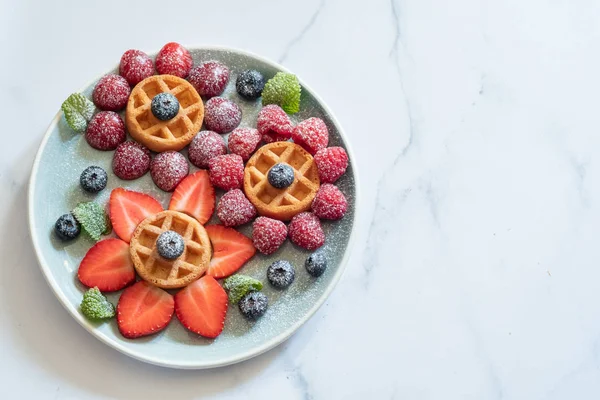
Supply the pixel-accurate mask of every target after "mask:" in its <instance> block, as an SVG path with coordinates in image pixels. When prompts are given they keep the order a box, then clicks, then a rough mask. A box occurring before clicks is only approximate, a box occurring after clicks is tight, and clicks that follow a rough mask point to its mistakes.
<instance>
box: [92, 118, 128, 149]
mask: <svg viewBox="0 0 600 400" xmlns="http://www.w3.org/2000/svg"><path fill="white" fill-rule="evenodd" d="M126 138H127V135H126V134H125V124H124V123H123V120H122V119H121V116H120V115H119V114H117V113H116V112H113V111H100V112H99V113H98V114H96V115H94V116H93V117H92V120H91V121H90V123H89V124H88V127H87V130H86V131H85V139H86V140H87V142H88V143H89V144H90V146H92V147H93V148H95V149H98V150H114V149H116V148H117V146H118V145H119V143H122V142H124V141H125V139H126Z"/></svg>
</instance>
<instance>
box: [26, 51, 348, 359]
mask: <svg viewBox="0 0 600 400" xmlns="http://www.w3.org/2000/svg"><path fill="white" fill-rule="evenodd" d="M191 52H192V55H193V57H194V63H195V65H197V64H198V63H200V62H202V61H207V60H211V59H213V60H219V61H221V62H223V63H224V64H226V65H227V66H228V67H229V68H230V70H231V79H230V82H229V84H228V86H227V89H226V90H225V93H224V94H223V96H225V97H228V98H230V99H232V100H233V101H235V102H236V103H237V104H238V105H240V107H241V108H242V112H243V119H242V123H241V126H251V127H255V126H256V116H257V114H258V111H259V110H260V107H261V102H260V99H259V100H257V101H246V100H244V99H242V98H241V97H239V96H238V94H237V93H236V91H235V78H236V76H237V74H238V73H239V72H240V71H242V70H245V69H248V68H253V69H257V70H259V71H261V72H262V73H263V74H264V75H265V77H266V78H271V77H272V76H273V75H275V73H276V72H278V71H286V70H285V69H284V68H283V67H281V66H279V65H277V64H275V63H273V62H271V61H268V60H265V59H263V58H261V57H258V56H256V55H253V54H249V53H246V52H242V51H239V50H234V49H226V48H216V47H201V48H195V49H192V50H191ZM111 72H116V69H115V70H113V71H111ZM95 83H96V81H94V82H92V83H91V84H90V85H88V86H87V87H86V88H85V90H84V93H85V95H87V96H88V97H90V98H91V91H92V89H93V87H94V85H95ZM301 84H302V101H301V106H300V110H301V111H300V112H299V113H298V114H296V115H294V116H293V117H292V119H293V121H294V123H297V122H299V121H301V120H303V119H306V118H309V117H320V118H322V119H323V120H324V121H325V122H326V124H327V126H328V128H329V134H330V145H332V146H342V147H345V148H346V150H347V151H348V153H349V155H350V166H349V168H348V171H347V172H346V174H345V175H344V176H343V177H342V178H341V179H340V180H339V181H338V182H337V183H336V184H337V186H338V187H339V188H340V189H341V190H342V191H343V192H344V193H345V195H346V197H347V198H348V201H349V211H348V213H347V214H346V216H345V217H344V219H343V220H341V221H338V222H324V223H323V227H324V230H325V234H326V242H325V245H324V247H323V249H324V251H325V254H326V255H327V258H328V261H329V267H328V269H327V271H326V272H325V274H324V275H323V276H321V277H319V278H318V279H314V278H311V277H310V276H309V275H308V274H307V272H306V270H305V269H304V260H305V259H306V257H307V255H308V254H309V252H307V251H305V250H302V249H300V248H298V247H296V246H294V245H293V244H291V243H290V242H289V240H288V241H286V243H285V244H284V245H283V246H282V248H281V249H279V250H278V251H277V252H276V253H275V254H273V255H271V256H268V257H267V256H263V255H260V254H259V255H257V256H255V257H254V258H253V259H252V260H251V261H250V262H249V263H248V264H247V265H245V266H244V267H243V268H242V270H241V271H240V272H243V273H244V274H248V275H251V276H253V277H255V278H257V279H259V280H261V281H262V282H263V283H264V286H265V289H263V290H264V292H265V294H266V295H267V296H268V298H269V310H268V311H267V313H266V314H265V315H264V316H263V317H262V318H261V319H260V320H259V321H257V322H255V323H251V322H248V321H246V320H245V319H244V318H243V317H242V315H241V314H240V312H239V310H238V309H237V307H236V306H231V305H230V307H229V310H228V313H227V319H226V322H225V329H224V330H223V333H222V334H221V335H220V336H219V337H218V338H217V339H214V340H208V339H204V338H202V337H200V336H198V335H196V334H193V333H191V332H189V331H187V330H186V329H184V328H183V326H182V325H181V324H180V323H179V321H177V318H176V317H173V320H172V321H171V324H170V325H169V327H168V328H167V329H166V330H164V331H163V332H161V333H159V334H157V335H154V336H150V337H146V338H141V339H136V340H128V339H125V338H123V337H122V336H121V335H120V334H119V332H118V329H117V325H116V322H115V321H114V320H112V321H110V322H106V323H102V324H95V323H91V322H89V321H88V320H86V319H85V318H84V317H83V315H82V314H81V312H80V310H79V303H80V302H81V297H82V293H83V292H84V290H85V287H84V286H83V285H81V284H80V283H79V281H78V280H77V268H78V266H79V262H80V261H81V259H82V258H83V256H84V255H85V253H86V251H87V250H88V249H89V248H90V247H91V246H92V245H93V242H92V241H91V240H90V239H88V238H86V237H85V236H84V235H81V236H80V237H79V238H78V239H77V240H75V241H73V242H71V243H67V244H64V243H62V242H60V241H59V240H57V239H56V238H55V236H54V234H53V226H54V222H55V221H56V219H57V218H58V217H59V216H60V215H62V214H64V213H67V212H69V211H70V210H72V209H73V208H74V207H75V205H76V204H77V203H79V202H82V201H90V200H94V201H97V202H99V203H100V204H103V205H106V202H107V200H108V197H109V195H110V192H111V190H112V189H114V188H116V187H126V188H129V189H133V190H137V191H141V192H144V193H148V194H150V195H151V196H153V197H154V198H156V199H158V200H159V201H160V202H161V203H162V204H163V206H164V207H165V208H166V206H167V205H168V202H169V199H170V196H171V194H170V193H165V192H163V191H161V190H160V189H158V188H157V187H156V186H155V185H154V183H153V182H152V179H151V178H150V174H146V175H145V176H143V177H142V178H140V179H138V180H135V181H122V180H120V179H118V178H117V177H116V176H115V175H114V174H113V173H112V169H111V160H112V156H113V152H112V151H107V152H102V151H98V150H94V149H92V148H91V147H90V146H89V145H88V144H87V142H86V140H85V138H84V136H83V135H79V134H76V133H74V132H73V131H72V130H71V129H70V128H69V126H68V125H67V124H66V122H65V120H64V118H63V116H62V112H59V113H58V114H57V115H56V117H55V118H54V120H53V121H52V122H51V124H50V127H49V128H48V131H47V132H46V134H45V136H44V139H43V141H42V144H41V146H40V149H39V151H38V153H37V156H36V159H35V162H34V165H33V170H32V172H31V180H30V184H29V225H30V231H31V237H32V241H33V247H34V249H35V252H36V254H37V257H38V260H39V263H40V266H41V268H42V272H43V273H44V276H45V277H46V279H47V281H48V283H49V284H50V287H51V288H52V290H53V291H54V293H55V294H56V296H57V297H58V299H59V300H60V302H61V303H62V304H63V305H64V306H65V308H66V309H67V310H68V311H69V312H70V313H71V315H72V316H73V318H75V319H76V320H77V321H78V322H79V323H80V324H81V326H83V327H84V328H85V329H87V330H88V331H89V332H90V333H92V334H93V335H94V336H96V337H97V338H98V339H100V340H102V341H103V342H104V343H106V344H108V345H109V346H111V347H113V348H115V349H117V350H119V351H121V352H123V353H125V354H127V355H129V356H131V357H134V358H137V359H139V360H142V361H145V362H149V363H152V364H156V365H161V366H165V367H172V368H190V369H193V368H211V367H217V366H223V365H228V364H233V363H236V362H239V361H242V360H246V359H248V358H251V357H254V356H256V355H258V354H261V353H263V352H265V351H267V350H269V349H271V348H273V347H275V346H276V345H278V344H279V343H281V342H283V341H284V340H286V339H287V338H288V337H289V336H290V335H291V334H292V333H294V331H295V330H296V329H298V328H299V327H300V326H301V325H302V324H303V323H304V322H306V321H307V320H308V318H310V316H311V315H313V314H314V313H315V312H316V311H317V309H318V308H319V306H321V304H323V302H324V301H325V299H326V298H327V296H328V295H329V293H330V292H331V291H332V290H333V288H334V286H335V284H336V283H337V281H338V280H339V278H340V276H341V275H342V272H343V269H344V266H345V264H346V261H347V259H348V253H349V249H350V241H351V238H352V236H353V234H352V233H353V227H354V222H355V218H356V204H357V203H356V200H357V199H356V194H357V193H356V192H357V191H356V173H355V171H354V169H353V161H354V158H353V157H352V154H351V151H350V149H349V146H348V142H347V141H346V140H345V137H344V135H343V133H342V129H341V126H340V125H339V123H338V122H337V121H336V119H335V117H334V116H333V114H332V113H331V111H329V109H328V108H327V106H326V105H325V103H324V102H323V101H322V100H321V99H320V98H319V97H318V96H317V95H316V94H315V93H314V92H313V91H312V90H310V88H308V86H306V84H304V83H303V82H301ZM58 106H59V105H58V104H57V108H58ZM184 153H185V151H184ZM89 165H99V166H101V167H102V168H104V169H105V170H106V171H107V172H108V173H109V180H108V186H107V188H106V189H105V190H103V191H102V192H101V193H100V194H98V195H90V194H87V193H85V192H84V191H83V190H81V189H80V187H79V175H80V174H81V171H83V169H85V167H87V166H89ZM191 170H192V171H191V172H193V171H195V170H196V169H195V168H194V167H192V168H191ZM220 194H221V193H218V195H220ZM212 222H218V221H217V220H213V221H212ZM241 231H242V232H243V233H245V234H246V235H248V236H250V226H245V227H243V228H242V229H241ZM277 259H287V260H289V261H290V262H291V263H292V264H293V265H294V266H295V268H296V280H295V282H294V283H293V284H292V286H291V287H290V288H289V289H288V290H285V291H277V290H274V289H272V288H271V287H270V286H269V284H268V281H267V279H266V269H267V267H268V266H269V265H270V263H271V262H273V261H274V260H277ZM119 295H120V292H118V293H115V294H111V295H109V298H110V300H111V301H112V302H113V303H114V304H116V303H117V300H118V297H119Z"/></svg>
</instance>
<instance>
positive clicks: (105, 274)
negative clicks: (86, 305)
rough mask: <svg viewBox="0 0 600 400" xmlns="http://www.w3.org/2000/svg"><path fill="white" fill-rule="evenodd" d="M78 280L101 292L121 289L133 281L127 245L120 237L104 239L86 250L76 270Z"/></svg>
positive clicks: (133, 270) (133, 272)
mask: <svg viewBox="0 0 600 400" xmlns="http://www.w3.org/2000/svg"><path fill="white" fill-rule="evenodd" d="M77 277H78V278H79V281H80V282H81V283H83V284H84V285H85V286H87V287H91V288H93V287H94V286H96V287H98V289H100V291H101V292H114V291H115V290H121V289H123V288H124V287H125V286H127V285H129V284H130V283H131V282H133V281H135V269H134V268H133V262H132V261H131V256H130V255H129V245H128V244H127V243H125V242H124V241H122V240H120V239H115V238H111V239H104V240H102V241H100V242H98V243H96V244H95V245H94V246H93V247H92V248H91V249H89V250H88V252H87V254H86V255H85V257H83V260H81V264H79V271H77Z"/></svg>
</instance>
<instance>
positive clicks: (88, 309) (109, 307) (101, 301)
mask: <svg viewBox="0 0 600 400" xmlns="http://www.w3.org/2000/svg"><path fill="white" fill-rule="evenodd" d="M80 307H81V312H82V313H83V315H85V316H86V317H87V318H88V319H91V320H100V319H106V318H112V317H114V316H115V306H114V305H113V304H112V303H111V302H109V301H108V300H107V299H106V297H105V296H104V295H103V294H102V293H101V292H100V290H99V289H98V288H97V287H95V288H92V289H89V290H88V291H87V292H85V293H84V294H83V300H81V305H80Z"/></svg>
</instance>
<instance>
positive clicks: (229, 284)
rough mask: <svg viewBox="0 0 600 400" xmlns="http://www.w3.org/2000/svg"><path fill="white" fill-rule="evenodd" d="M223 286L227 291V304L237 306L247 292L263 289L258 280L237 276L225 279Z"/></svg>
mask: <svg viewBox="0 0 600 400" xmlns="http://www.w3.org/2000/svg"><path fill="white" fill-rule="evenodd" d="M223 286H224V287H225V289H227V290H228V291H229V302H230V303H231V304H237V303H238V302H239V301H240V300H241V299H242V297H244V296H245V295H246V294H248V293H249V292H254V291H258V290H261V289H262V287H263V285H262V283H261V282H260V281H259V280H256V279H254V278H252V277H250V276H246V275H239V274H238V275H233V276H230V277H229V278H227V279H225V282H223Z"/></svg>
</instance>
